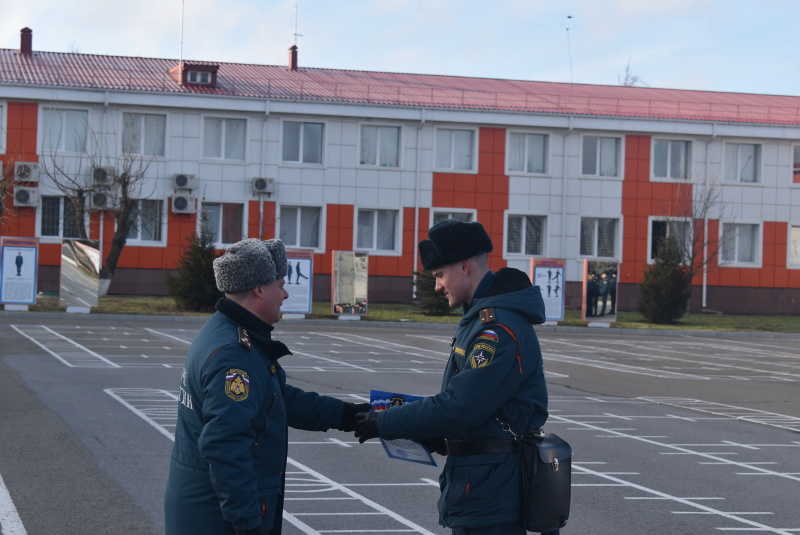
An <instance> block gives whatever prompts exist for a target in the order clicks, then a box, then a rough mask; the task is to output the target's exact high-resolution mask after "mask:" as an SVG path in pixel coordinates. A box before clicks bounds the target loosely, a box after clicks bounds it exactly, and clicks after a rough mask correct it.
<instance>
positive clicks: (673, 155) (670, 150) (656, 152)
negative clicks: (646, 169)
mask: <svg viewBox="0 0 800 535" xmlns="http://www.w3.org/2000/svg"><path fill="white" fill-rule="evenodd" d="M689 147H690V145H689V142H688V141H678V140H666V139H656V140H654V141H653V176H654V177H655V178H671V179H683V180H685V179H687V178H689Z"/></svg>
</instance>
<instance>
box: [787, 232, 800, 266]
mask: <svg viewBox="0 0 800 535" xmlns="http://www.w3.org/2000/svg"><path fill="white" fill-rule="evenodd" d="M789 265H790V266H794V267H800V225H792V226H791V227H790V228H789Z"/></svg>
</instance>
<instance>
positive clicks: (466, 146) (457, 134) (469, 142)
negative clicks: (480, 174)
mask: <svg viewBox="0 0 800 535" xmlns="http://www.w3.org/2000/svg"><path fill="white" fill-rule="evenodd" d="M474 153H475V132H474V131H472V130H447V129H444V128H440V129H438V130H436V167H437V168H438V169H456V170H462V171H471V170H472V169H473V168H474V165H475V161H474V160H475V158H474Z"/></svg>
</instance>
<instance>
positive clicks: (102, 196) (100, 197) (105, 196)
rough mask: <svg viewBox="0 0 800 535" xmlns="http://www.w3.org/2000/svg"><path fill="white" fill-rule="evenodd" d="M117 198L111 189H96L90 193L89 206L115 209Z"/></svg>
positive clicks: (96, 208)
mask: <svg viewBox="0 0 800 535" xmlns="http://www.w3.org/2000/svg"><path fill="white" fill-rule="evenodd" d="M115 200H116V199H115V198H114V195H113V194H112V193H111V190H110V189H107V188H101V189H96V190H94V191H93V192H91V194H90V195H89V208H90V209H92V210H113V209H114V201H115Z"/></svg>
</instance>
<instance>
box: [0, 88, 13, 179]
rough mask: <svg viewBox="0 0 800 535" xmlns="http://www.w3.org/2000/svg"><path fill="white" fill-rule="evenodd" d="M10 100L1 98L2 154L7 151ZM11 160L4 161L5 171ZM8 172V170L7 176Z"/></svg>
mask: <svg viewBox="0 0 800 535" xmlns="http://www.w3.org/2000/svg"><path fill="white" fill-rule="evenodd" d="M7 138H8V101H5V100H0V154H5V153H6V145H7V144H8V140H7ZM10 164H11V162H3V171H6V168H5V166H6V165H10ZM7 175H8V172H7V171H6V176H7Z"/></svg>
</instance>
